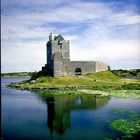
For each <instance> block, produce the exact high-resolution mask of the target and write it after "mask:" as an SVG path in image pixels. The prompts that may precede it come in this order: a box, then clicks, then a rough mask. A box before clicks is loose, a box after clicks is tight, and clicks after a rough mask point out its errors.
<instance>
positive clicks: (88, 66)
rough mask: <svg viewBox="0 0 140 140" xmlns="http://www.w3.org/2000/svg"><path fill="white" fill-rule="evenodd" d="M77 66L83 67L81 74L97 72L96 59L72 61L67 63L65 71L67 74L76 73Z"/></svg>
mask: <svg viewBox="0 0 140 140" xmlns="http://www.w3.org/2000/svg"><path fill="white" fill-rule="evenodd" d="M76 68H80V69H81V74H85V73H90V72H95V62H94V61H70V62H69V63H68V64H65V71H66V72H67V75H75V70H76Z"/></svg>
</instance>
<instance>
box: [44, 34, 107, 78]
mask: <svg viewBox="0 0 140 140" xmlns="http://www.w3.org/2000/svg"><path fill="white" fill-rule="evenodd" d="M49 38H50V40H49V41H48V43H47V45H46V46H47V65H46V66H47V71H48V72H47V73H48V75H51V76H55V77H57V76H70V75H82V74H86V73H93V72H99V71H105V70H108V65H106V64H105V63H103V62H98V61H70V52H69V44H70V42H69V40H64V38H63V37H62V36H61V35H58V36H57V37H55V38H54V39H52V37H49Z"/></svg>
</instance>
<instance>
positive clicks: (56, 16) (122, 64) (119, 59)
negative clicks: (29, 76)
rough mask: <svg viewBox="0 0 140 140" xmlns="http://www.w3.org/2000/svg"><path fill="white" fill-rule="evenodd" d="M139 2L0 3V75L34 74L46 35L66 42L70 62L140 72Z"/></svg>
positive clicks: (41, 61)
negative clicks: (105, 65)
mask: <svg viewBox="0 0 140 140" xmlns="http://www.w3.org/2000/svg"><path fill="white" fill-rule="evenodd" d="M139 7H140V2H139V0H71V1H69V0H36V1H35V0H1V71H2V72H18V71H38V70H40V69H41V67H42V66H43V65H44V64H45V63H46V42H47V41H48V35H49V34H50V32H52V33H53V35H57V34H62V35H63V37H64V38H65V39H68V40H70V56H71V60H79V61H80V60H81V61H82V60H87V61H88V60H90V61H91V60H98V61H103V62H105V63H107V64H109V65H110V66H111V69H130V68H140V67H139V66H140V10H139Z"/></svg>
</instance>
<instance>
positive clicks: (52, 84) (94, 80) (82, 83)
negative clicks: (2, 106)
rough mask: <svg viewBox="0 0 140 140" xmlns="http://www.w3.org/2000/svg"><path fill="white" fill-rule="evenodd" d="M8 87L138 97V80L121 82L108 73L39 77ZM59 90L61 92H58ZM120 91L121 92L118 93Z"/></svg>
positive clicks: (139, 82)
mask: <svg viewBox="0 0 140 140" xmlns="http://www.w3.org/2000/svg"><path fill="white" fill-rule="evenodd" d="M9 86H10V87H12V88H18V89H23V90H26V89H27V90H32V89H39V90H40V89H41V90H48V89H51V90H52V89H55V90H54V91H53V93H56V92H57V93H60V92H61V93H62V89H63V93H65V94H71V93H73V92H70V90H71V91H72V90H74V91H75V93H79V92H80V93H81V91H80V90H81V89H88V90H89V92H90V93H92V92H91V91H92V90H98V91H99V90H100V91H105V92H107V94H108V95H111V96H114V97H120V96H121V97H131V94H132V92H127V90H133V93H134V94H133V95H134V97H138V98H139V95H140V93H139V91H140V80H122V79H120V78H119V77H118V76H116V75H115V74H113V73H112V72H110V71H104V72H97V73H88V74H86V75H82V76H70V77H47V76H41V77H38V78H36V79H35V80H31V79H30V80H26V81H22V82H18V83H12V84H10V85H9ZM56 89H57V90H56ZM60 89H61V91H59V90H60ZM66 89H67V90H66ZM64 90H65V91H64ZM114 90H115V91H114ZM120 90H121V91H122V92H120ZM58 91H59V92H58ZM49 92H50V91H49ZM89 92H88V94H89ZM82 93H83V92H82ZM84 93H86V92H84ZM92 94H93V93H92Z"/></svg>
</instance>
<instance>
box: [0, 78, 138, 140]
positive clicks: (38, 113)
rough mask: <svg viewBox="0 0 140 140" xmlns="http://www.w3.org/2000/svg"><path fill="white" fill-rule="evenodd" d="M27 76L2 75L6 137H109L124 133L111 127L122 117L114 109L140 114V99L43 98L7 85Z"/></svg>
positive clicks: (33, 139)
mask: <svg viewBox="0 0 140 140" xmlns="http://www.w3.org/2000/svg"><path fill="white" fill-rule="evenodd" d="M25 79H26V78H2V83H1V86H2V92H1V94H2V95H1V102H2V104H1V105H2V107H1V108H2V139H3V140H28V139H29V140H77V139H78V140H85V139H86V140H105V138H117V137H119V136H121V135H122V133H120V132H118V131H115V130H112V129H110V128H109V126H108V121H111V120H113V119H115V118H118V117H119V116H118V115H116V114H113V113H112V110H113V109H126V110H131V111H132V110H133V111H136V112H137V113H139V114H140V110H139V107H140V100H137V99H121V98H120V99H116V98H111V99H109V98H95V97H91V96H85V97H78V96H66V95H65V96H64V95H63V96H62V95H61V96H56V97H48V98H41V97H39V96H38V94H36V93H34V92H30V91H21V90H15V89H10V88H7V87H6V86H5V85H7V84H9V83H11V82H17V81H22V80H25Z"/></svg>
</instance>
